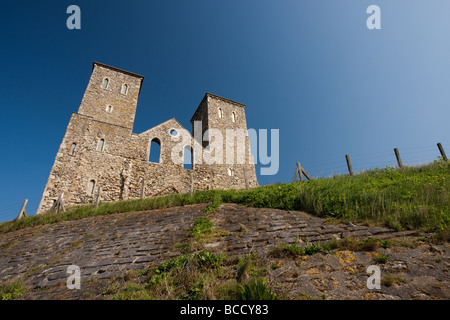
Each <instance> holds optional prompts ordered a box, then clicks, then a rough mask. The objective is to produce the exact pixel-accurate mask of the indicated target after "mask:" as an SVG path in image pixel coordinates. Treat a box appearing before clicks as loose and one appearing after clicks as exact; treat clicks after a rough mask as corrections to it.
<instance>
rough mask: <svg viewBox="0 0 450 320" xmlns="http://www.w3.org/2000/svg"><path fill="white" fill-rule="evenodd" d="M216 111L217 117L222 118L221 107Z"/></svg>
mask: <svg viewBox="0 0 450 320" xmlns="http://www.w3.org/2000/svg"><path fill="white" fill-rule="evenodd" d="M218 113H219V119H222V116H223V112H222V109H221V108H219V110H218Z"/></svg>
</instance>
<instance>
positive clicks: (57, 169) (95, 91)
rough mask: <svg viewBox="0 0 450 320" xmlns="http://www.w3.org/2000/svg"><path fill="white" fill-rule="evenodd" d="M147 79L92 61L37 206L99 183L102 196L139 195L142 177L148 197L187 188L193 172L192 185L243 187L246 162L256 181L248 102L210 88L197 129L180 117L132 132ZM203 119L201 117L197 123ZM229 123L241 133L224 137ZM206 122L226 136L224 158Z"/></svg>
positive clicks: (92, 191) (78, 198) (91, 194)
mask: <svg viewBox="0 0 450 320" xmlns="http://www.w3.org/2000/svg"><path fill="white" fill-rule="evenodd" d="M105 79H107V85H106V83H105ZM142 81H143V77H142V76H139V75H136V74H133V73H130V72H127V71H123V70H120V69H117V68H114V67H109V66H106V65H103V64H100V63H94V67H93V72H92V75H91V79H90V81H89V84H88V86H87V89H86V92H85V94H84V96H83V99H82V102H81V105H80V108H79V110H78V113H73V114H72V117H71V119H70V121H69V124H68V126H67V130H66V133H65V135H64V138H63V141H62V143H61V145H60V147H59V150H58V153H57V155H56V158H55V162H54V165H53V167H52V169H51V172H50V175H49V178H48V181H47V184H46V186H45V190H44V192H43V196H42V200H41V203H40V205H39V209H38V214H41V213H43V212H46V211H47V210H49V209H50V208H51V206H52V205H53V203H54V201H56V199H57V198H58V196H59V195H60V194H61V193H62V192H64V204H65V205H66V206H71V205H80V204H87V203H92V202H94V201H95V198H96V194H97V190H98V187H101V196H100V201H117V200H126V199H136V198H139V197H140V195H141V186H142V181H143V180H144V185H145V193H144V196H145V197H151V196H154V195H160V194H166V193H174V192H180V193H185V192H189V189H190V175H191V174H192V177H193V183H194V189H195V190H202V189H211V188H214V189H228V188H234V189H243V188H245V187H246V184H245V179H244V168H245V170H246V174H247V178H248V181H249V185H250V186H251V187H255V186H258V181H257V178H256V172H255V166H254V164H253V157H252V155H251V152H250V144H249V139H248V136H247V123H246V119H245V106H244V105H243V104H240V103H237V102H234V101H232V100H228V99H225V98H222V97H218V96H216V95H212V94H209V93H208V94H206V95H205V97H204V99H203V100H202V102H201V103H200V105H199V107H198V108H197V110H196V112H195V113H194V116H193V117H192V120H191V122H192V124H193V134H192V135H191V133H189V132H188V131H187V130H186V129H185V128H183V126H181V124H180V123H179V122H178V121H177V120H175V119H170V120H168V121H166V122H164V123H161V124H160V125H157V126H155V127H153V128H151V129H149V130H146V131H144V132H142V133H140V134H135V133H133V132H132V129H133V122H134V116H135V112H136V106H137V100H138V96H139V92H140V89H141V84H142ZM123 85H126V86H127V87H126V90H123ZM125 91H126V92H125ZM219 108H220V116H219V114H218V110H219ZM198 120H201V121H202V123H201V126H200V127H199V128H198V129H196V128H197V127H196V126H195V124H194V122H195V121H198ZM230 129H234V130H236V131H235V132H237V134H236V136H235V137H233V138H232V139H227V134H228V133H229V132H228V131H229V130H230ZM172 130H175V132H176V134H172V133H171V131H172ZM208 130H209V132H212V133H213V132H214V130H215V131H216V132H219V133H220V134H221V135H222V136H223V140H222V141H221V142H220V144H219V146H223V149H224V151H223V154H222V157H221V158H220V157H219V158H217V156H218V155H219V154H217V153H218V152H219V151H220V150H219V149H220V148H211V146H212V145H213V142H214V139H212V141H209V142H208V141H207V143H206V144H204V142H203V141H202V138H203V137H207V138H213V135H208V134H207V133H208ZM200 131H201V132H200ZM205 133H206V134H205ZM198 137H200V138H198ZM195 138H196V139H195ZM216 138H217V137H216ZM153 140H155V141H157V142H158V143H159V145H160V156H159V162H158V163H152V162H149V157H150V152H152V150H151V142H152V141H153ZM217 141H219V140H217ZM185 147H190V148H191V150H192V152H193V165H192V169H185V168H184V163H183V152H184V150H185ZM226 150H228V154H227V151H226ZM229 151H231V152H229ZM153 152H154V151H153ZM227 155H228V158H227ZM211 159H213V160H214V161H211ZM178 160H180V161H178ZM216 160H217V161H216Z"/></svg>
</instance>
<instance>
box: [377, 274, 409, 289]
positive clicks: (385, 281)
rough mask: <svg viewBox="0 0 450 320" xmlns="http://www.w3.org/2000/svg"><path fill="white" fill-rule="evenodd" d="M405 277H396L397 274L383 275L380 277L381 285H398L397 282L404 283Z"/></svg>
mask: <svg viewBox="0 0 450 320" xmlns="http://www.w3.org/2000/svg"><path fill="white" fill-rule="evenodd" d="M406 282H407V281H406V279H405V278H402V277H398V276H390V275H387V276H384V277H383V278H382V279H381V285H383V286H386V287H392V286H395V285H399V284H404V283H406Z"/></svg>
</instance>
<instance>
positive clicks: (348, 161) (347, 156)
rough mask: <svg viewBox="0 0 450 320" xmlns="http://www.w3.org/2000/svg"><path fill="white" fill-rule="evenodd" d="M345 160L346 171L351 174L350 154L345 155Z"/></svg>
mask: <svg viewBox="0 0 450 320" xmlns="http://www.w3.org/2000/svg"><path fill="white" fill-rule="evenodd" d="M345 160H347V167H348V172H349V173H350V175H351V176H352V175H353V169H352V163H351V162H350V156H349V155H348V154H346V155H345Z"/></svg>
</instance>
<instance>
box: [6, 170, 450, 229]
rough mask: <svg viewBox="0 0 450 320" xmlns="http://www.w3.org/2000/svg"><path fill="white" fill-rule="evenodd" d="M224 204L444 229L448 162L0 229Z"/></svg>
mask: <svg viewBox="0 0 450 320" xmlns="http://www.w3.org/2000/svg"><path fill="white" fill-rule="evenodd" d="M223 202H228V203H237V204H241V205H246V206H251V207H257V208H262V207H265V208H278V209H284V210H301V211H306V212H309V213H311V214H314V215H317V216H321V217H326V216H331V217H335V218H339V219H343V220H346V221H355V222H368V223H370V224H376V225H384V226H388V227H391V228H394V229H396V230H410V229H421V230H424V231H427V232H429V231H443V230H444V231H445V230H447V229H448V227H449V225H450V162H443V161H435V162H434V163H432V164H429V165H425V166H420V167H405V168H402V169H397V170H394V169H392V168H390V167H387V168H386V169H374V170H370V171H366V172H362V173H359V174H356V175H355V176H353V177H350V176H347V175H342V176H335V177H332V178H323V179H317V180H313V181H306V182H303V183H287V184H275V185H268V186H262V187H258V188H254V189H250V190H248V191H247V190H205V191H197V192H195V193H194V195H193V197H190V196H189V195H188V194H176V195H170V196H161V197H155V198H149V199H143V200H140V199H139V200H128V201H118V202H113V203H103V204H100V206H99V207H98V208H95V207H93V206H80V207H71V208H68V210H67V212H65V213H63V214H44V215H39V216H30V217H26V218H23V219H21V220H19V221H11V222H4V223H2V224H0V232H8V231H11V230H18V229H22V228H26V227H31V226H35V225H41V224H48V223H56V222H59V221H65V220H76V219H82V218H85V217H90V216H97V215H105V214H111V213H120V212H134V211H144V210H152V209H161V208H168V207H173V206H184V205H189V204H194V203H208V206H207V207H206V209H205V213H206V214H211V213H212V212H214V210H215V209H216V208H217V207H218V206H219V205H220V204H221V203H223Z"/></svg>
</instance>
